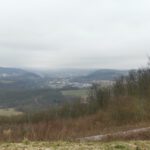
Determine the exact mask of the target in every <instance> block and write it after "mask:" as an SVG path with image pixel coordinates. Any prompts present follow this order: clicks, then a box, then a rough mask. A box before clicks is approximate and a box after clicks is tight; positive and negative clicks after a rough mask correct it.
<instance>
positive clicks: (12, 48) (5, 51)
mask: <svg viewBox="0 0 150 150" xmlns="http://www.w3.org/2000/svg"><path fill="white" fill-rule="evenodd" d="M149 54H150V1H149V0H0V66H9V67H22V68H25V67H30V68H49V69H51V68H119V69H120V68H123V69H124V68H126V69H128V68H137V67H142V66H144V65H145V64H146V61H147V55H149Z"/></svg>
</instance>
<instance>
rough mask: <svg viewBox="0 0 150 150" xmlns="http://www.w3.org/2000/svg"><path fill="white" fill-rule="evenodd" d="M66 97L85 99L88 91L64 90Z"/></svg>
mask: <svg viewBox="0 0 150 150" xmlns="http://www.w3.org/2000/svg"><path fill="white" fill-rule="evenodd" d="M62 94H63V95H64V96H75V97H84V96H87V94H88V90H87V89H79V90H64V91H62Z"/></svg>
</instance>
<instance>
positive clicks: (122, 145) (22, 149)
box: [0, 141, 150, 150]
mask: <svg viewBox="0 0 150 150" xmlns="http://www.w3.org/2000/svg"><path fill="white" fill-rule="evenodd" d="M143 149H144V150H150V141H131V142H108V143H101V142H30V143H28V144H26V143H3V144H1V145H0V150H143Z"/></svg>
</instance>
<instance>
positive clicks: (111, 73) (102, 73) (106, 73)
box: [75, 69, 128, 81]
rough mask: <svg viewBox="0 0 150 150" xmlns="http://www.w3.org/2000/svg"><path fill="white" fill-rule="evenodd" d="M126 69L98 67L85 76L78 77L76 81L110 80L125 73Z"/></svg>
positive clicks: (126, 72)
mask: <svg viewBox="0 0 150 150" xmlns="http://www.w3.org/2000/svg"><path fill="white" fill-rule="evenodd" d="M127 74H128V70H115V69H100V70H97V71H94V72H93V73H90V74H89V75H87V76H82V77H78V78H76V79H75V80H76V81H92V80H110V81H113V80H115V79H116V78H118V77H119V76H121V75H127Z"/></svg>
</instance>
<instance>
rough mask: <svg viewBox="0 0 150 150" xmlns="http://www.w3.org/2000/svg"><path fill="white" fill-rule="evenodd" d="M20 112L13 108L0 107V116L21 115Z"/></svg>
mask: <svg viewBox="0 0 150 150" xmlns="http://www.w3.org/2000/svg"><path fill="white" fill-rule="evenodd" d="M21 114H22V112H19V111H17V110H15V109H13V108H8V109H0V116H7V117H9V116H16V115H21Z"/></svg>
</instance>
